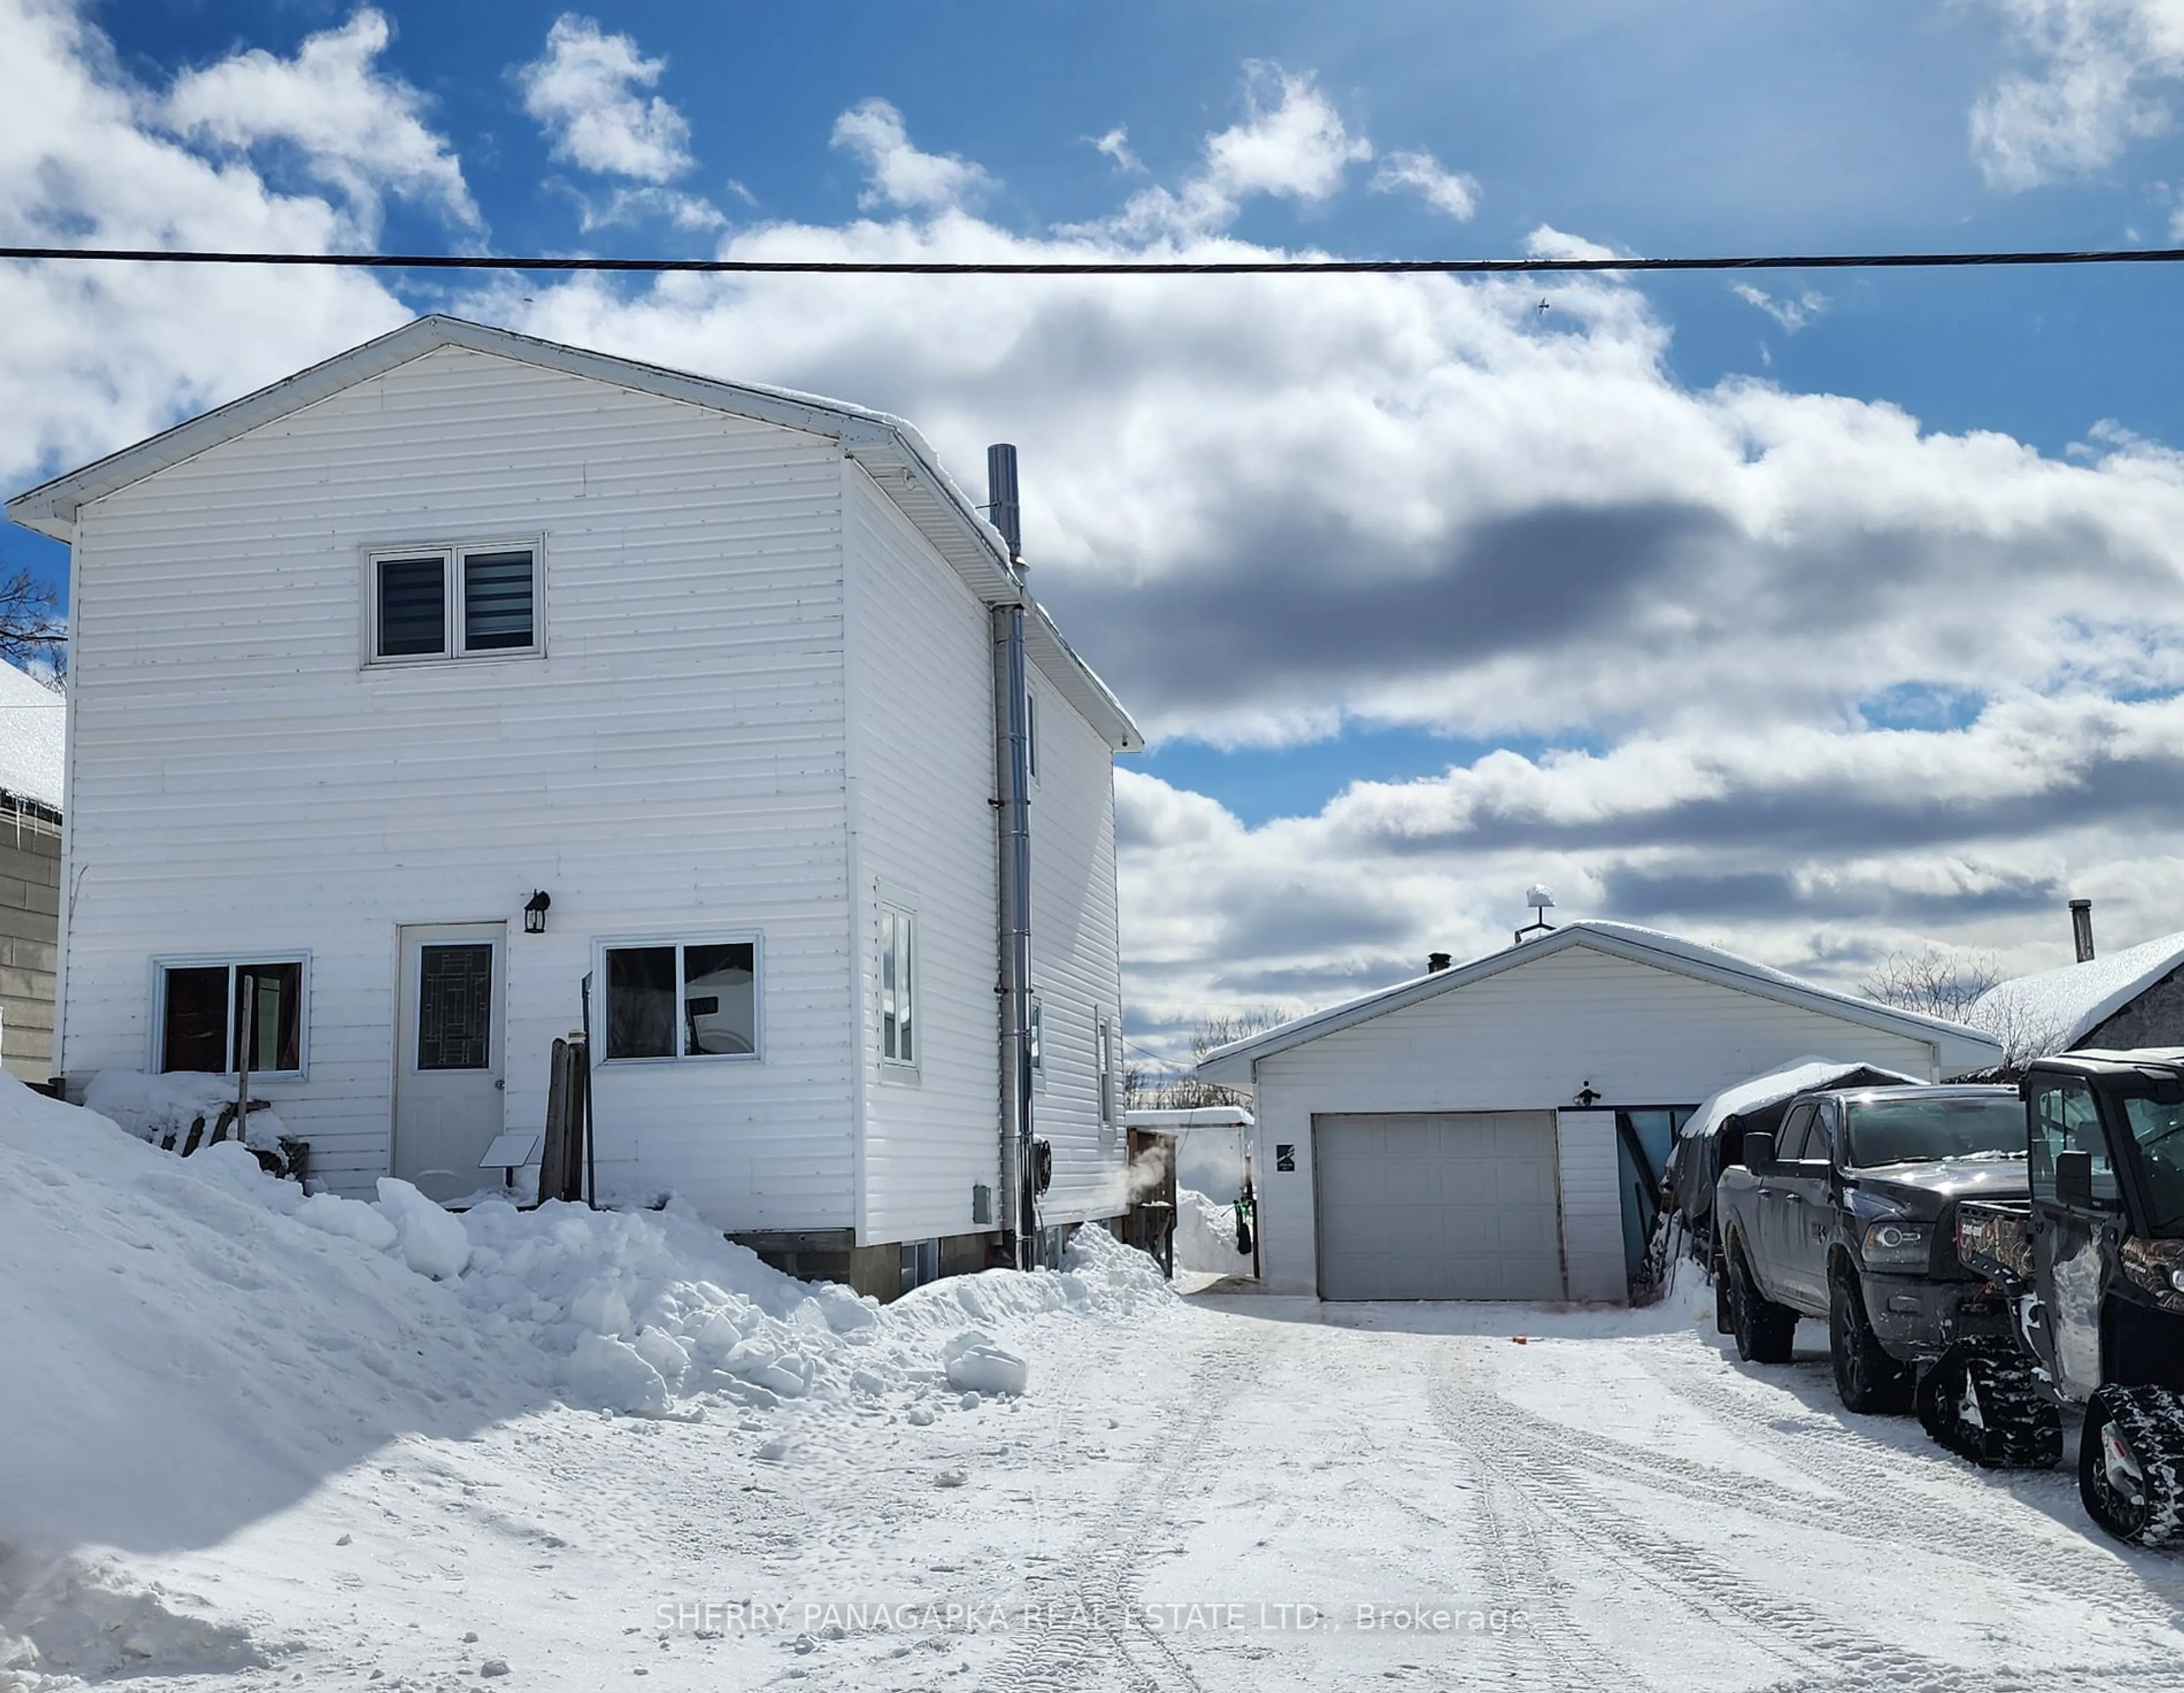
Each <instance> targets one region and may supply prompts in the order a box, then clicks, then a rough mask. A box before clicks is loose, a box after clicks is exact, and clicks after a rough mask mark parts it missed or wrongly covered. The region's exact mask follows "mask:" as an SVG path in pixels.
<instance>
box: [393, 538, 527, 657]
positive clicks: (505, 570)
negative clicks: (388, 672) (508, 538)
mask: <svg viewBox="0 0 2184 1693" xmlns="http://www.w3.org/2000/svg"><path fill="white" fill-rule="evenodd" d="M370 597H371V659H372V662H374V663H375V664H383V663H400V662H403V661H405V660H419V659H462V658H482V657H490V656H492V655H493V654H503V655H505V654H521V653H535V652H537V651H538V650H539V641H538V549H537V548H536V547H505V546H494V547H443V548H419V549H415V550H405V551H402V552H398V553H396V552H389V553H382V554H374V555H373V557H372V560H371V580H370Z"/></svg>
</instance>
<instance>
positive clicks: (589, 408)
mask: <svg viewBox="0 0 2184 1693" xmlns="http://www.w3.org/2000/svg"><path fill="white" fill-rule="evenodd" d="M8 515H10V516H11V517H13V518H14V519H15V520H16V521H19V522H22V523H25V524H27V525H29V526H31V527H32V528H34V529H36V530H38V531H40V532H43V533H45V534H47V535H52V536H55V537H59V538H61V539H63V540H65V541H67V542H68V543H70V548H71V565H70V601H69V603H70V643H71V645H70V654H71V694H72V702H71V703H72V710H71V711H70V720H69V734H68V762H69V770H68V788H69V796H70V805H69V809H68V814H67V822H66V830H67V838H66V841H65V855H66V861H65V869H64V881H63V890H64V897H63V913H62V942H63V957H62V982H61V988H60V993H59V1005H58V1016H57V1018H56V1022H57V1024H58V1027H57V1031H56V1036H55V1057H54V1067H55V1069H56V1070H57V1072H59V1073H60V1074H61V1075H62V1076H63V1077H64V1078H66V1082H67V1084H68V1085H69V1087H70V1090H71V1091H72V1092H74V1093H77V1094H80V1092H81V1087H82V1085H83V1083H85V1082H86V1080H87V1079H88V1078H89V1077H90V1076H91V1075H92V1073H93V1072H97V1071H100V1070H103V1069H109V1068H124V1069H129V1070H144V1071H153V1072H157V1071H162V1070H165V1071H174V1070H185V1071H201V1072H218V1073H232V1072H234V1070H235V1069H236V1067H237V1061H238V1058H240V1057H248V1060H249V1065H250V1069H251V1071H252V1072H253V1092H254V1093H256V1094H259V1095H261V1096H264V1097H268V1098H270V1099H271V1100H273V1101H274V1102H275V1104H276V1106H277V1108H278V1111H279V1113H280V1116H281V1119H282V1120H283V1122H284V1123H285V1124H286V1125H287V1128H289V1130H290V1132H291V1133H294V1134H296V1135H298V1136H299V1137H301V1138H304V1139H307V1140H308V1141H309V1144H310V1149H311V1150H310V1167H311V1170H312V1172H313V1174H314V1176H315V1178H319V1179H321V1180H323V1181H324V1182H325V1183H327V1184H328V1185H330V1186H331V1187H332V1188H333V1189H336V1190H337V1191H347V1192H368V1191H369V1190H370V1189H371V1187H372V1185H373V1183H374V1181H375V1180H376V1178H378V1177H380V1176H382V1175H386V1174H389V1173H392V1174H393V1175H397V1176H400V1177H403V1178H407V1179H409V1180H410V1181H413V1182H415V1183H418V1184H419V1185H420V1186H421V1187H422V1188H424V1189H426V1191H427V1192H429V1193H432V1194H433V1195H435V1196H437V1197H441V1198H443V1199H455V1198H458V1197H460V1195H464V1194H466V1193H469V1192H471V1191H472V1190H473V1189H476V1188H477V1187H479V1186H481V1185H483V1184H487V1183H493V1182H497V1181H498V1180H499V1177H498V1175H497V1174H496V1173H494V1172H490V1171H484V1172H482V1171H481V1169H480V1168H479V1161H480V1159H481V1158H482V1156H483V1155H484V1153H485V1151H486V1150H487V1145H488V1143H490V1142H492V1141H493V1139H495V1137H496V1136H497V1135H499V1133H501V1132H502V1131H504V1130H508V1129H521V1128H538V1127H540V1126H541V1125H542V1124H543V1119H544V1115H545V1112H546V1109H547V1103H548V1094H547V1084H548V1071H549V1051H550V1048H551V1046H552V1043H553V1042H554V1039H555V1038H556V1037H559V1036H562V1035H565V1034H567V1033H570V1032H571V1031H573V1030H576V1029H578V1028H580V1027H581V1028H583V1029H585V1030H586V1032H587V1033H588V1038H589V1040H588V1044H589V1055H590V1063H591V1066H592V1089H591V1093H592V1105H593V1121H594V1135H595V1139H594V1144H595V1151H596V1160H597V1181H598V1188H599V1192H600V1194H601V1195H603V1196H604V1197H606V1198H608V1199H610V1200H618V1201H620V1202H624V1203H643V1202H645V1201H646V1200H649V1199H650V1198H651V1197H652V1196H654V1195H659V1194H660V1193H664V1192H670V1191H671V1192H673V1193H676V1194H679V1195H683V1196H684V1197H686V1198H687V1199H688V1200H690V1201H691V1202H693V1203H694V1205H695V1206H698V1207H699V1210H700V1211H702V1212H703V1213H704V1214H705V1216H707V1217H709V1218H710V1219H712V1220H713V1221H715V1222H717V1224H718V1225H719V1226H720V1227H721V1228H722V1229H724V1230H725V1231H727V1232H728V1233H730V1234H734V1235H736V1236H737V1237H738V1238H739V1239H748V1240H750V1241H751V1242H752V1243H753V1244H754V1245H759V1246H760V1249H761V1250H766V1251H768V1252H770V1253H771V1254H772V1255H773V1256H777V1258H779V1259H781V1260H782V1261H786V1262H788V1263H790V1264H792V1265H793V1266H794V1267H798V1268H799V1269H802V1270H804V1271H805V1272H806V1273H827V1274H833V1275H837V1276H841V1277H844V1278H849V1279H851V1280H853V1281H854V1282H855V1283H856V1284H858V1285H859V1286H861V1287H864V1288H866V1289H869V1290H872V1291H877V1292H881V1293H892V1292H893V1291H894V1290H895V1289H897V1288H898V1287H900V1286H901V1285H904V1284H906V1282H909V1281H915V1280H918V1279H922V1278H925V1277H927V1276H929V1275H931V1274H932V1273H934V1271H935V1269H936V1268H937V1267H942V1266H944V1267H948V1268H951V1269H952V1268H957V1267H972V1266H980V1267H982V1266H983V1265H984V1264H985V1263H986V1262H987V1261H989V1258H992V1257H995V1256H1002V1255H1006V1256H1012V1257H1013V1258H1015V1259H1016V1261H1024V1260H1026V1259H1028V1257H1029V1256H1031V1255H1032V1254H1033V1253H1034V1252H1035V1251H1037V1250H1041V1249H1042V1248H1045V1247H1050V1246H1051V1245H1052V1244H1053V1241H1054V1239H1055V1238H1056V1230H1057V1229H1058V1228H1060V1227H1061V1226H1062V1225H1067V1224H1069V1223H1073V1222H1084V1221H1088V1220H1092V1219H1096V1218H1100V1217H1108V1216H1112V1215H1113V1214H1114V1213H1116V1212H1117V1211H1121V1210H1122V1209H1123V1188H1124V1183H1123V1171H1124V1165H1125V1160H1124V1154H1123V1144H1124V1143H1123V1127H1122V1122H1121V1109H1120V1106H1121V1101H1120V1099H1119V1097H1118V1094H1119V1081H1118V1073H1119V1067H1120V1066H1119V1062H1118V1055H1119V1041H1118V1039H1117V1033H1116V1031H1117V1026H1118V1024H1119V1021H1120V1013H1121V987H1120V979H1119V964H1118V960H1117V915H1116V894H1115V837H1114V806H1113V777H1112V757H1113V755H1114V754H1116V753H1117V752H1118V751H1124V750H1129V749H1135V748H1137V747H1138V746H1139V745H1140V744H1141V742H1140V740H1139V736H1138V732H1137V731H1136V729H1135V728H1134V727H1133V725H1132V724H1131V721H1130V720H1129V718H1128V716H1127V715H1126V714H1125V713H1124V711H1123V709H1122V707H1121V706H1120V705H1119V704H1117V701H1116V699H1115V698H1114V696H1113V695H1112V693H1110V692H1109V691H1108V690H1107V688H1106V687H1105V686H1103V685H1102V683H1101V682H1100V679H1099V677H1097V676H1095V674H1094V673H1093V672H1092V671H1091V670H1090V669H1089V668H1088V667H1087V666H1085V664H1084V662H1083V661H1082V660H1079V659H1078V657H1077V655H1076V654H1074V653H1073V652H1072V651H1071V650H1070V649H1069V647H1068V646H1067V644H1066V643H1064V642H1063V641H1062V639H1061V636H1060V635H1059V634H1058V633H1057V632H1056V629H1055V627H1054V626H1053V624H1052V623H1051V621H1050V620H1049V619H1048V618H1047V616H1046V615H1045V613H1044V612H1043V611H1042V610H1040V609H1039V607H1038V606H1037V604H1035V603H1034V602H1033V601H1031V600H1030V599H1029V598H1028V595H1027V593H1026V590H1025V586H1024V575H1023V571H1022V567H1021V563H1020V561H1019V560H1017V558H1016V557H1015V556H1014V554H1015V551H1016V549H1015V547H1014V545H1013V544H1012V543H1011V542H1010V541H1006V540H1004V538H1003V537H1002V535H1001V534H1000V532H998V531H997V530H996V529H995V527H994V526H992V525H990V524H989V523H988V522H987V521H986V520H985V519H984V517H983V515H981V513H980V511H979V510H978V508H976V507H974V506H973V505H972V504H971V503H970V502H969V500H968V499H967V498H966V497H965V496H964V495H963V494H962V493H961V492H960V491H959V490H958V489H957V488H956V486H955V484H954V483H952V482H950V480H949V478H948V477H947V476H946V475H945V474H944V472H943V471H941V469H940V467H939V464H938V463H937V461H936V460H935V459H934V457H933V454H932V452H931V450H930V449H929V448H928V447H927V446H926V445H925V443H923V442H922V440H921V439H920V438H919V437H918V436H917V434H916V433H915V432H913V431H912V430H911V429H910V428H909V427H907V426H905V425H904V424H902V423H900V422H899V421H896V420H894V419H891V418H888V417H885V416H883V415H877V414H876V413H872V412H870V411H866V410H864V409H859V408H857V407H854V406H848V405H840V404H833V403H832V402H828V401H823V400H816V399H812V398H806V397H803V396H799V395H793V394H788V393H781V392H777V391H774V390H769V389H764V388H758V387H744V386H740V385H737V384H733V383H728V382H723V381H712V380H709V379H706V378H703V377H699V376H689V375H685V374H682V373H681V372H677V371H674V370H664V369H659V368H655V367H653V366H649V365H643V364H638V363H635V362H632V361H631V360H628V359H619V358H612V357H607V356H604V355H601V354H594V353H588V352H583V351H579V350H577V349H575V348H567V347H560V346H555V345H551V344H549V343H546V342H539V341H536V340H532V339H529V338H526V337H521V336H517V335H515V334H511V333H509V332H507V331H500V330H495V329H489V328H484V327H481V326H476V325H473V324H469V323H464V322H460V321H456V320H450V319H447V318H440V317H432V318H425V319H422V320H419V321H417V322H415V323H412V324H409V326H405V327H404V328H402V329H399V330H397V331H394V332H393V333H392V334H390V335H387V336H384V337H381V338H380V339H378V340H376V341H374V342H370V343H368V344H366V345H365V346H362V347H359V348H354V349H353V350H352V351H349V352H348V353H344V354H340V355H339V356H337V357H336V358H334V359H329V360H328V361H327V362H326V363H325V364H322V365H317V366H315V367H314V368H312V369H310V370H306V371H304V372H302V373H300V374H299V375H297V376H292V377H290V378H289V379H288V380H287V381H283V382H281V383H278V384H276V386H274V387H270V388H267V389H265V390H264V391H262V392H260V393H254V394H252V395H249V396H248V397H247V398H242V399H240V400H237V401H236V402H234V403H233V404H229V405H226V406H223V407H221V408H220V409H218V410H215V411H212V412H209V413H207V414H206V415H203V416H201V417H198V418H196V419H193V420H191V421H189V422H187V423H184V424H182V425H181V426H178V427H176V428H175V429H172V430H170V431H168V432H166V433H164V434H163V435H160V436H158V437H154V438H153V439H151V440H148V441H146V442H143V443H140V444H138V445H136V446H134V447H131V448H126V449H125V450H124V451H122V452H120V453H117V454H114V455H112V456H111V457H109V458H106V459H101V460H100V461H99V462H97V463H96V464H94V465H89V466H86V468H84V469H82V470H80V471H74V472H71V473H70V474H69V475H67V476H61V477H59V478H58V479H56V480H54V481H53V482H47V483H46V484H45V485H44V486H42V487H38V488H36V489H33V490H32V491H31V492H29V493H25V494H23V495H21V496H20V498H16V499H15V500H14V501H12V502H11V503H10V504H9V505H8ZM526 907H528V908H530V910H529V911H528V913H527V916H528V922H526ZM534 930H536V931H538V932H535V933H534V932H532V931H534ZM245 982H248V983H252V984H253V990H252V991H253V1005H251V1006H250V1007H249V1011H250V1016H249V1017H248V1028H249V1031H250V1033H249V1050H248V1052H247V1053H245V1052H242V1051H240V1050H239V1046H240V1043H241V1039H242V1033H241V1032H242V1027H244V1026H245V1022H246V1019H245V1017H244V1016H243V1012H244V1007H243V1006H242V1004H241V1003H240V1001H239V997H238V996H239V994H240V993H241V992H242V985H241V984H242V983H245ZM1048 1167H1050V1171H1051V1176H1050V1181H1049V1182H1048V1183H1046V1185H1045V1187H1044V1189H1043V1191H1041V1190H1039V1177H1040V1176H1043V1175H1044V1174H1045V1171H1046V1169H1047V1168H1048ZM1020 1178H1021V1179H1020Z"/></svg>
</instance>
